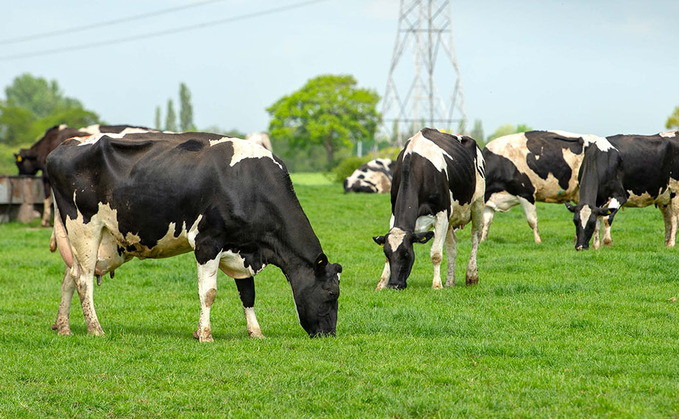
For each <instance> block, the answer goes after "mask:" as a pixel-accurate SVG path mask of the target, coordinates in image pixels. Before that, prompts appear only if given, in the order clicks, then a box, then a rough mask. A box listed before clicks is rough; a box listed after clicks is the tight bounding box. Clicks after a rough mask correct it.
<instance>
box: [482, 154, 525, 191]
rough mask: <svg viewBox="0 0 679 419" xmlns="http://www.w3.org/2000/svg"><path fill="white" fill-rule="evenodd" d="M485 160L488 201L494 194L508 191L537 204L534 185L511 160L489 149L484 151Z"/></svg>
mask: <svg viewBox="0 0 679 419" xmlns="http://www.w3.org/2000/svg"><path fill="white" fill-rule="evenodd" d="M483 158H484V159H485V160H486V195H485V200H486V201H488V200H489V199H490V197H491V195H493V194H494V193H499V192H505V191H506V192H508V193H509V194H511V195H515V196H519V197H522V198H524V199H526V200H528V202H530V203H531V204H534V203H535V187H534V186H533V183H532V182H531V181H530V178H529V177H528V175H526V174H525V173H521V172H520V171H519V169H518V168H517V167H516V165H515V164H514V163H513V162H512V161H511V160H509V159H508V158H506V157H504V156H500V155H497V154H495V153H493V152H492V151H490V150H489V149H488V148H484V149H483Z"/></svg>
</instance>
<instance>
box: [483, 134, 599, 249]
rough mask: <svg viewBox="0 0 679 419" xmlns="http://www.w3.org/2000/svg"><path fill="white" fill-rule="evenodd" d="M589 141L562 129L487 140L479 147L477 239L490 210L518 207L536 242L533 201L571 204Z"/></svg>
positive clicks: (487, 222)
mask: <svg viewBox="0 0 679 419" xmlns="http://www.w3.org/2000/svg"><path fill="white" fill-rule="evenodd" d="M593 138H596V137H595V136H593V135H582V134H573V133H569V132H565V131H529V132H523V133H517V134H510V135H507V136H504V137H500V138H497V139H495V140H493V141H491V142H489V143H488V144H487V145H486V147H485V148H484V149H483V157H484V159H485V160H486V196H485V199H486V207H485V209H484V214H483V221H484V226H483V235H482V236H481V240H485V239H486V238H487V237H488V230H489V228H490V224H491V223H492V222H493V217H494V215H495V212H496V211H501V212H507V211H509V210H510V209H511V208H513V207H515V206H516V205H521V207H522V208H523V211H524V213H525V215H526V220H527V221H528V225H529V226H530V228H531V229H532V230H533V238H534V240H535V242H536V243H541V242H542V238H541V237H540V232H539V230H538V216H537V211H536V208H535V202H536V201H540V202H558V203H563V202H567V201H569V200H577V196H578V195H577V193H578V170H579V169H580V164H581V163H582V157H583V154H582V151H583V145H584V142H585V141H586V140H592V139H593Z"/></svg>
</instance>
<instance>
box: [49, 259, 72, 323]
mask: <svg viewBox="0 0 679 419" xmlns="http://www.w3.org/2000/svg"><path fill="white" fill-rule="evenodd" d="M74 291H75V281H74V280H73V277H72V276H71V269H70V268H69V267H68V266H67V267H66V269H65V272H64V279H63V280H62V281H61V301H60V302H59V311H57V320H56V321H55V322H54V324H53V325H52V330H56V331H57V333H58V334H59V335H60V336H67V335H70V334H71V326H70V313H71V302H72V301H73V292H74Z"/></svg>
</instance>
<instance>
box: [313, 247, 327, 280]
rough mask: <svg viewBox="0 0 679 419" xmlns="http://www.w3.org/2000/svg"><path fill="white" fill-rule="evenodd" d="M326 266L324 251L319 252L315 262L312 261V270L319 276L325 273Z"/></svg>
mask: <svg viewBox="0 0 679 419" xmlns="http://www.w3.org/2000/svg"><path fill="white" fill-rule="evenodd" d="M326 266H328V257H327V256H326V255H325V253H321V254H320V255H318V257H317V258H316V262H314V271H315V272H316V276H320V275H321V274H323V273H325V267H326Z"/></svg>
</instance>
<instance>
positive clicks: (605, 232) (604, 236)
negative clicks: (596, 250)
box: [601, 217, 613, 246]
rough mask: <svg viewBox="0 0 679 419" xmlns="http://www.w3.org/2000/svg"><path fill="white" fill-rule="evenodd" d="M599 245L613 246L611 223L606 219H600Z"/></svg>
mask: <svg viewBox="0 0 679 419" xmlns="http://www.w3.org/2000/svg"><path fill="white" fill-rule="evenodd" d="M601 244H602V245H603V246H613V237H611V223H610V222H609V221H608V217H602V218H601Z"/></svg>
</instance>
